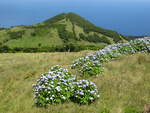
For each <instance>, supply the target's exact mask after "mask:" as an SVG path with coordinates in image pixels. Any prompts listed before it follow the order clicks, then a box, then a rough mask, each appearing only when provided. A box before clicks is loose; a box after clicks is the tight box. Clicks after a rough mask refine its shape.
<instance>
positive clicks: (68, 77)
mask: <svg viewBox="0 0 150 113" xmlns="http://www.w3.org/2000/svg"><path fill="white" fill-rule="evenodd" d="M78 85H80V86H82V85H83V87H81V88H80V89H79V87H80V86H78ZM33 87H34V90H33V91H34V94H35V104H36V105H37V106H46V105H47V104H56V103H63V102H65V101H68V100H70V98H74V97H76V95H77V97H79V95H78V94H77V91H78V90H79V91H80V90H81V89H82V88H83V89H82V90H83V91H84V94H85V95H83V97H82V98H81V99H78V101H77V102H78V103H80V104H82V103H83V104H85V103H89V102H92V101H94V100H95V99H96V98H97V97H98V96H97V93H98V91H97V88H96V85H95V84H94V83H92V82H90V81H85V80H82V81H77V80H76V78H75V77H74V76H73V75H72V74H71V73H70V72H68V70H67V69H63V68H61V67H60V66H54V67H52V68H51V69H50V70H49V71H48V72H47V73H44V74H42V75H41V77H40V78H39V79H38V80H37V83H36V84H33ZM86 90H87V91H86ZM89 91H94V93H91V92H89ZM84 97H85V98H86V99H84Z"/></svg>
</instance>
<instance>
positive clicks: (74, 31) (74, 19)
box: [0, 13, 127, 52]
mask: <svg viewBox="0 0 150 113" xmlns="http://www.w3.org/2000/svg"><path fill="white" fill-rule="evenodd" d="M126 40H127V37H125V36H123V35H121V34H119V33H117V32H115V31H112V30H106V29H103V28H100V27H97V26H95V25H94V24H92V23H91V22H89V21H88V20H86V19H84V18H83V17H81V16H79V15H77V14H75V13H62V14H59V15H57V16H54V17H53V18H50V19H47V20H45V21H43V22H41V23H38V24H34V25H28V26H27V25H21V26H14V27H11V28H8V29H0V52H3V50H6V52H9V51H14V52H17V51H23V52H37V51H38V52H40V51H79V50H84V49H100V48H102V47H104V46H105V45H107V44H112V43H116V42H122V41H126ZM7 49H8V50H9V51H8V50H7Z"/></svg>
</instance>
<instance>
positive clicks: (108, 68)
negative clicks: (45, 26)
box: [0, 51, 150, 113]
mask: <svg viewBox="0 0 150 113" xmlns="http://www.w3.org/2000/svg"><path fill="white" fill-rule="evenodd" d="M87 52H88V53H89V51H84V52H76V53H40V54H39V53H34V54H32V53H30V54H25V53H18V54H0V62H1V63H0V81H1V82H0V98H1V101H0V112H1V113H43V112H44V113H60V112H61V113H77V112H78V113H91V112H92V113H140V112H141V110H143V108H144V105H145V104H148V103H149V101H150V95H149V88H150V84H149V81H150V77H149V73H150V70H149V69H150V65H149V64H150V54H143V53H139V54H136V55H133V56H124V57H119V58H117V59H116V60H114V61H111V62H109V63H107V64H105V71H104V74H103V75H101V76H98V77H92V78H90V80H92V81H93V82H95V83H96V85H97V86H98V90H99V91H100V92H101V95H100V99H98V100H97V101H96V102H95V103H93V104H91V105H84V106H80V105H78V104H74V103H72V102H68V103H64V104H58V105H57V106H55V105H50V106H49V107H48V108H37V107H34V106H32V105H33V102H34V100H33V92H32V84H33V83H35V82H36V81H35V80H36V79H37V78H39V75H40V74H42V73H44V72H46V71H48V69H50V67H51V66H53V65H62V66H63V67H64V68H69V67H70V66H69V65H70V64H71V62H72V61H73V60H75V59H77V58H79V57H80V56H83V55H85V53H87ZM127 59H128V60H127ZM70 71H72V73H74V74H76V75H77V77H78V79H80V78H81V77H80V76H78V73H77V72H74V71H73V70H70ZM86 79H87V78H86ZM104 111H105V112H104ZM129 111H131V112H129ZM132 111H136V112H132Z"/></svg>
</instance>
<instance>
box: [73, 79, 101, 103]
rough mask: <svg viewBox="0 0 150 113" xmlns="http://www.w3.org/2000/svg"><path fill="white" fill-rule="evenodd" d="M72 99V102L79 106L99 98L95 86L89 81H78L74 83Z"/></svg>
mask: <svg viewBox="0 0 150 113" xmlns="http://www.w3.org/2000/svg"><path fill="white" fill-rule="evenodd" d="M73 85H74V90H73V94H74V95H73V97H72V98H71V99H72V100H73V101H74V102H76V103H80V104H90V103H92V102H94V101H95V100H96V99H98V98H99V94H98V89H97V87H96V85H95V84H94V83H93V82H91V81H89V80H78V81H77V82H74V84H73Z"/></svg>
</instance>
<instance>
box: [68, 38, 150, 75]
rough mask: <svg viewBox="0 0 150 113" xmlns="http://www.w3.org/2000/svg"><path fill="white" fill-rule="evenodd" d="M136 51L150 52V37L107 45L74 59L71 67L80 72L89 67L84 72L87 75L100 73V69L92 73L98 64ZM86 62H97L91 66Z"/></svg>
mask: <svg viewBox="0 0 150 113" xmlns="http://www.w3.org/2000/svg"><path fill="white" fill-rule="evenodd" d="M137 52H150V37H145V38H140V39H135V40H132V41H130V42H127V43H118V44H112V45H108V46H106V47H105V48H104V49H102V50H99V51H96V52H95V53H93V54H88V55H86V56H84V57H81V58H79V59H77V60H75V61H74V62H73V64H72V65H71V67H72V68H73V69H78V70H79V72H81V73H86V72H87V70H88V69H90V70H88V73H86V74H87V76H89V75H97V74H101V73H102V71H100V72H96V73H94V74H93V72H95V68H96V69H97V68H98V65H100V69H101V67H103V66H102V65H103V63H104V62H108V61H110V60H112V59H114V58H117V57H119V56H123V55H131V54H135V53H137ZM88 62H90V64H94V63H95V62H97V63H99V64H97V65H95V66H94V65H93V66H91V65H87V63H88ZM81 70H82V71H81ZM88 74H89V75H88Z"/></svg>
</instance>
